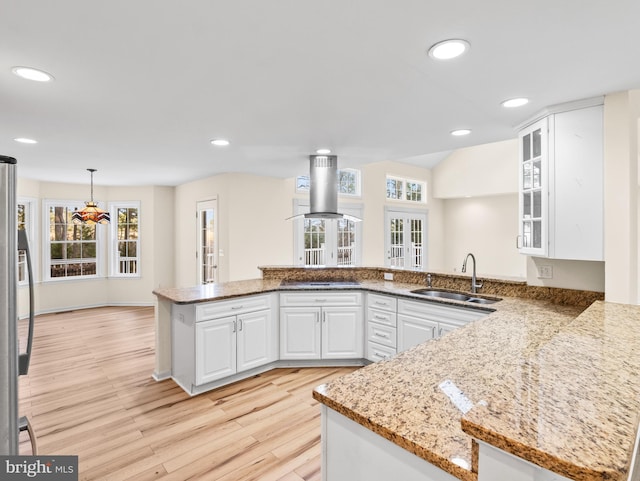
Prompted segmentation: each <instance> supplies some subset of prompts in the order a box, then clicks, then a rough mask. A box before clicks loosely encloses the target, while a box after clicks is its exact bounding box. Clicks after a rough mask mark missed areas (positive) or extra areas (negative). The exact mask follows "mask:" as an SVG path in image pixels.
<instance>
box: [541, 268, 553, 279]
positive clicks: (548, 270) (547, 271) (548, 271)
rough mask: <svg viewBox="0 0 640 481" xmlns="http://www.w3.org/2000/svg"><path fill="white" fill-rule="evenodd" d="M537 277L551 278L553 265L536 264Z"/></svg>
mask: <svg viewBox="0 0 640 481" xmlns="http://www.w3.org/2000/svg"><path fill="white" fill-rule="evenodd" d="M538 279H553V266H538Z"/></svg>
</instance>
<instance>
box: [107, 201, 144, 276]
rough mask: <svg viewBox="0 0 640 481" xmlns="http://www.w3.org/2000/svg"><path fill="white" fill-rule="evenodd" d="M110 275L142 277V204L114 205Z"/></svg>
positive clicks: (112, 210) (111, 205) (112, 205)
mask: <svg viewBox="0 0 640 481" xmlns="http://www.w3.org/2000/svg"><path fill="white" fill-rule="evenodd" d="M110 214H111V225H110V227H111V243H112V244H111V245H112V247H111V251H110V253H111V262H110V271H109V275H110V276H113V277H140V222H139V220H140V203H139V202H127V203H124V202H123V203H112V204H110Z"/></svg>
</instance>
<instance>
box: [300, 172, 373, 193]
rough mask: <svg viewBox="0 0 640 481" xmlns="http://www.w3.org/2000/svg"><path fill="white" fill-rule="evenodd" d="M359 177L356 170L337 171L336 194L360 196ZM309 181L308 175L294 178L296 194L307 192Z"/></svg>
mask: <svg viewBox="0 0 640 481" xmlns="http://www.w3.org/2000/svg"><path fill="white" fill-rule="evenodd" d="M360 184H361V175H360V171H359V170H357V169H340V170H338V194H340V195H344V196H351V197H360V195H361V187H360ZM310 186H311V181H310V179H309V176H308V175H299V176H298V177H296V192H309V189H310Z"/></svg>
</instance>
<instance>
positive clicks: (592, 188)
mask: <svg viewBox="0 0 640 481" xmlns="http://www.w3.org/2000/svg"><path fill="white" fill-rule="evenodd" d="M518 138H519V145H520V168H519V173H520V180H519V187H520V188H519V192H520V198H519V232H518V233H519V235H518V241H517V243H518V249H519V250H520V252H521V253H523V254H528V255H533V256H539V257H550V258H556V259H576V260H590V261H598V260H603V257H604V248H603V238H604V230H603V225H604V220H603V219H604V195H603V172H604V160H603V159H604V154H603V107H602V99H589V100H585V101H580V102H575V103H571V104H564V105H560V106H555V107H552V108H550V109H548V110H547V112H546V113H545V114H544V116H542V117H540V116H539V117H538V118H537V120H536V121H535V122H532V123H528V124H525V126H524V127H523V128H522V129H521V130H520V132H519V135H518Z"/></svg>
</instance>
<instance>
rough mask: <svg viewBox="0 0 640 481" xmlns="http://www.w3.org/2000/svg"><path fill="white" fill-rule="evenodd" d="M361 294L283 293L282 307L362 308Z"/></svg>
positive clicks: (281, 298)
mask: <svg viewBox="0 0 640 481" xmlns="http://www.w3.org/2000/svg"><path fill="white" fill-rule="evenodd" d="M360 305H362V293H361V292H356V291H353V292H350V291H345V292H327V291H313V292H296V293H293V292H283V293H281V294H280V306H283V307H288V306H319V307H322V306H360Z"/></svg>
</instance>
